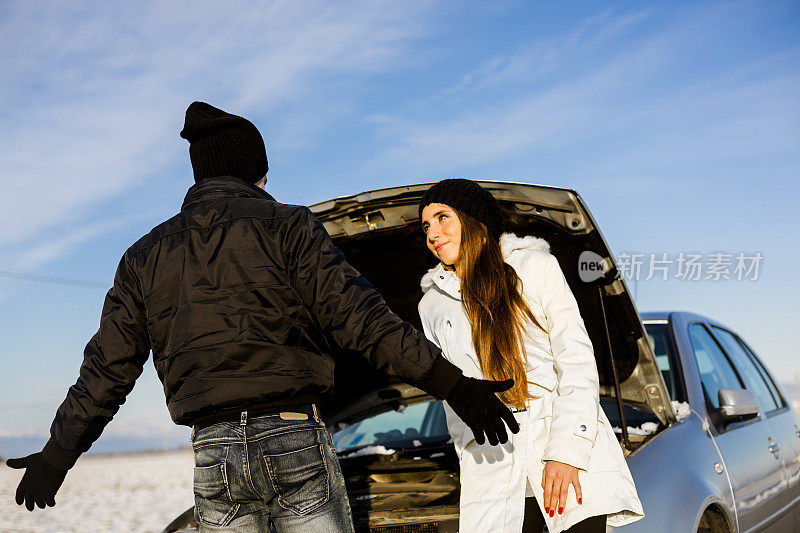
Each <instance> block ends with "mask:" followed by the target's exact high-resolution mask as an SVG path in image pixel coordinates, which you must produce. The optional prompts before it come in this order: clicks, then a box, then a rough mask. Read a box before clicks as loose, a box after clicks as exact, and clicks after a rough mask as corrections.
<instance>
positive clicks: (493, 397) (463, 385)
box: [446, 376, 519, 446]
mask: <svg viewBox="0 0 800 533" xmlns="http://www.w3.org/2000/svg"><path fill="white" fill-rule="evenodd" d="M513 386H514V380H513V379H507V380H505V381H489V380H486V379H475V378H468V377H464V376H461V377H460V378H458V381H457V382H456V384H455V386H454V387H453V389H452V390H451V391H450V394H448V395H447V398H446V399H447V403H449V404H450V407H452V408H453V411H455V413H456V414H457V415H458V416H459V418H461V420H463V421H464V423H465V424H467V425H468V426H469V428H470V429H471V430H472V433H473V435H475V442H477V443H478V444H483V443H484V442H486V439H487V438H488V439H489V444H491V445H492V446H494V445H496V444H498V443H502V444H505V443H506V442H508V433H506V428H505V425H507V426H508V428H509V429H510V430H511V432H512V433H519V424H517V421H516V419H514V415H513V414H512V413H511V411H510V410H509V408H508V407H506V406H505V404H503V402H501V401H500V399H499V398H498V397H497V394H496V393H498V392H504V391H507V390H508V389H510V388H511V387H513ZM503 421H505V425H504V424H503ZM484 433H485V434H486V437H485V438H484Z"/></svg>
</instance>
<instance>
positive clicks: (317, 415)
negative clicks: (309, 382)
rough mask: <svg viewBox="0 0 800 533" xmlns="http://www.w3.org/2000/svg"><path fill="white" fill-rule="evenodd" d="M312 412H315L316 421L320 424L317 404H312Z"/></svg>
mask: <svg viewBox="0 0 800 533" xmlns="http://www.w3.org/2000/svg"><path fill="white" fill-rule="evenodd" d="M311 410H312V411H313V412H314V420H316V421H317V422H319V421H320V419H319V412H318V411H317V404H315V403H312V404H311Z"/></svg>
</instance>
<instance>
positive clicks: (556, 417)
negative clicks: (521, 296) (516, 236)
mask: <svg viewBox="0 0 800 533" xmlns="http://www.w3.org/2000/svg"><path fill="white" fill-rule="evenodd" d="M539 275H541V276H542V277H543V290H542V295H541V296H542V297H541V302H542V307H543V310H544V313H545V318H546V322H547V328H548V331H549V336H550V345H551V347H552V351H553V358H554V363H553V366H554V369H555V372H556V376H557V377H558V383H557V385H556V391H555V392H556V397H555V399H554V400H553V421H552V425H551V427H550V436H549V439H548V442H547V446H546V448H545V451H544V455H543V460H545V461H550V460H552V461H559V462H561V463H566V464H569V465H572V466H574V467H577V468H580V469H582V470H587V469H588V467H589V456H590V454H591V451H592V446H593V445H594V441H595V437H596V436H597V424H598V421H597V419H598V409H599V408H600V403H599V388H600V387H599V381H598V376H597V363H596V361H595V357H594V350H593V349H592V342H591V340H590V339H589V334H588V333H587V331H586V326H585V325H584V323H583V319H582V318H581V314H580V310H579V309H578V303H577V301H576V300H575V296H573V294H572V291H571V290H570V288H569V285H567V280H566V279H565V278H564V274H563V272H562V271H561V267H560V266H559V264H558V261H557V260H556V258H555V257H554V256H553V255H550V254H548V255H547V259H546V262H545V268H544V272H543V273H539Z"/></svg>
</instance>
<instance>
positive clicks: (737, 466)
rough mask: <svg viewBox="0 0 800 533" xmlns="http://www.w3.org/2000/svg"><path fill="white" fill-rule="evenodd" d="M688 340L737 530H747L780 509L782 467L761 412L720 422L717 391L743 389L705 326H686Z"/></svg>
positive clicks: (783, 495)
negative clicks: (727, 481)
mask: <svg viewBox="0 0 800 533" xmlns="http://www.w3.org/2000/svg"><path fill="white" fill-rule="evenodd" d="M689 338H690V340H691V344H692V349H693V351H694V356H695V361H696V362H697V367H698V370H699V372H700V381H701V383H702V385H703V392H704V394H705V399H706V406H707V411H708V414H709V418H710V420H711V422H712V423H713V426H714V430H715V432H716V435H715V437H714V440H715V441H716V443H717V446H718V447H719V450H720V453H721V454H722V457H723V459H724V461H725V467H726V468H727V469H728V474H729V476H730V479H731V483H732V485H733V493H734V498H735V500H736V510H737V515H738V519H739V527H740V529H741V531H746V530H748V529H750V528H752V527H754V526H756V525H758V524H760V523H761V522H763V521H764V520H766V519H768V518H769V517H771V516H773V515H775V514H776V513H778V511H779V510H780V509H781V508H782V507H783V505H784V500H783V498H784V497H785V489H786V480H785V478H784V468H783V463H782V461H781V460H780V458H779V457H776V454H774V453H773V452H772V451H770V446H771V445H770V438H772V437H771V436H773V433H774V432H773V429H772V427H771V425H770V422H769V420H768V419H767V417H765V416H764V414H763V413H759V415H758V416H757V417H756V418H753V419H750V420H747V421H743V422H735V423H730V424H724V423H723V421H722V420H721V417H720V416H719V414H720V410H719V399H718V395H717V393H718V391H719V390H720V389H744V388H747V386H746V384H745V382H744V380H742V378H741V376H740V375H739V373H738V372H737V370H736V369H734V367H733V365H732V363H731V361H730V359H729V358H728V357H727V356H726V354H725V352H724V351H723V349H722V347H721V346H720V343H719V342H718V341H717V340H716V339H715V338H714V337H713V336H712V335H711V332H710V331H709V329H708V327H707V326H706V325H705V324H701V323H693V324H690V325H689ZM751 392H753V391H751ZM754 394H755V393H754ZM772 449H773V450H774V447H773V448H772Z"/></svg>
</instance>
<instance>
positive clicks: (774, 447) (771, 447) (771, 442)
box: [769, 439, 781, 456]
mask: <svg viewBox="0 0 800 533" xmlns="http://www.w3.org/2000/svg"><path fill="white" fill-rule="evenodd" d="M769 451H770V452H771V453H772V454H773V455H775V456H777V455H778V452H779V451H781V447H780V446H778V443H776V442H775V441H774V440H772V439H769Z"/></svg>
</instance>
